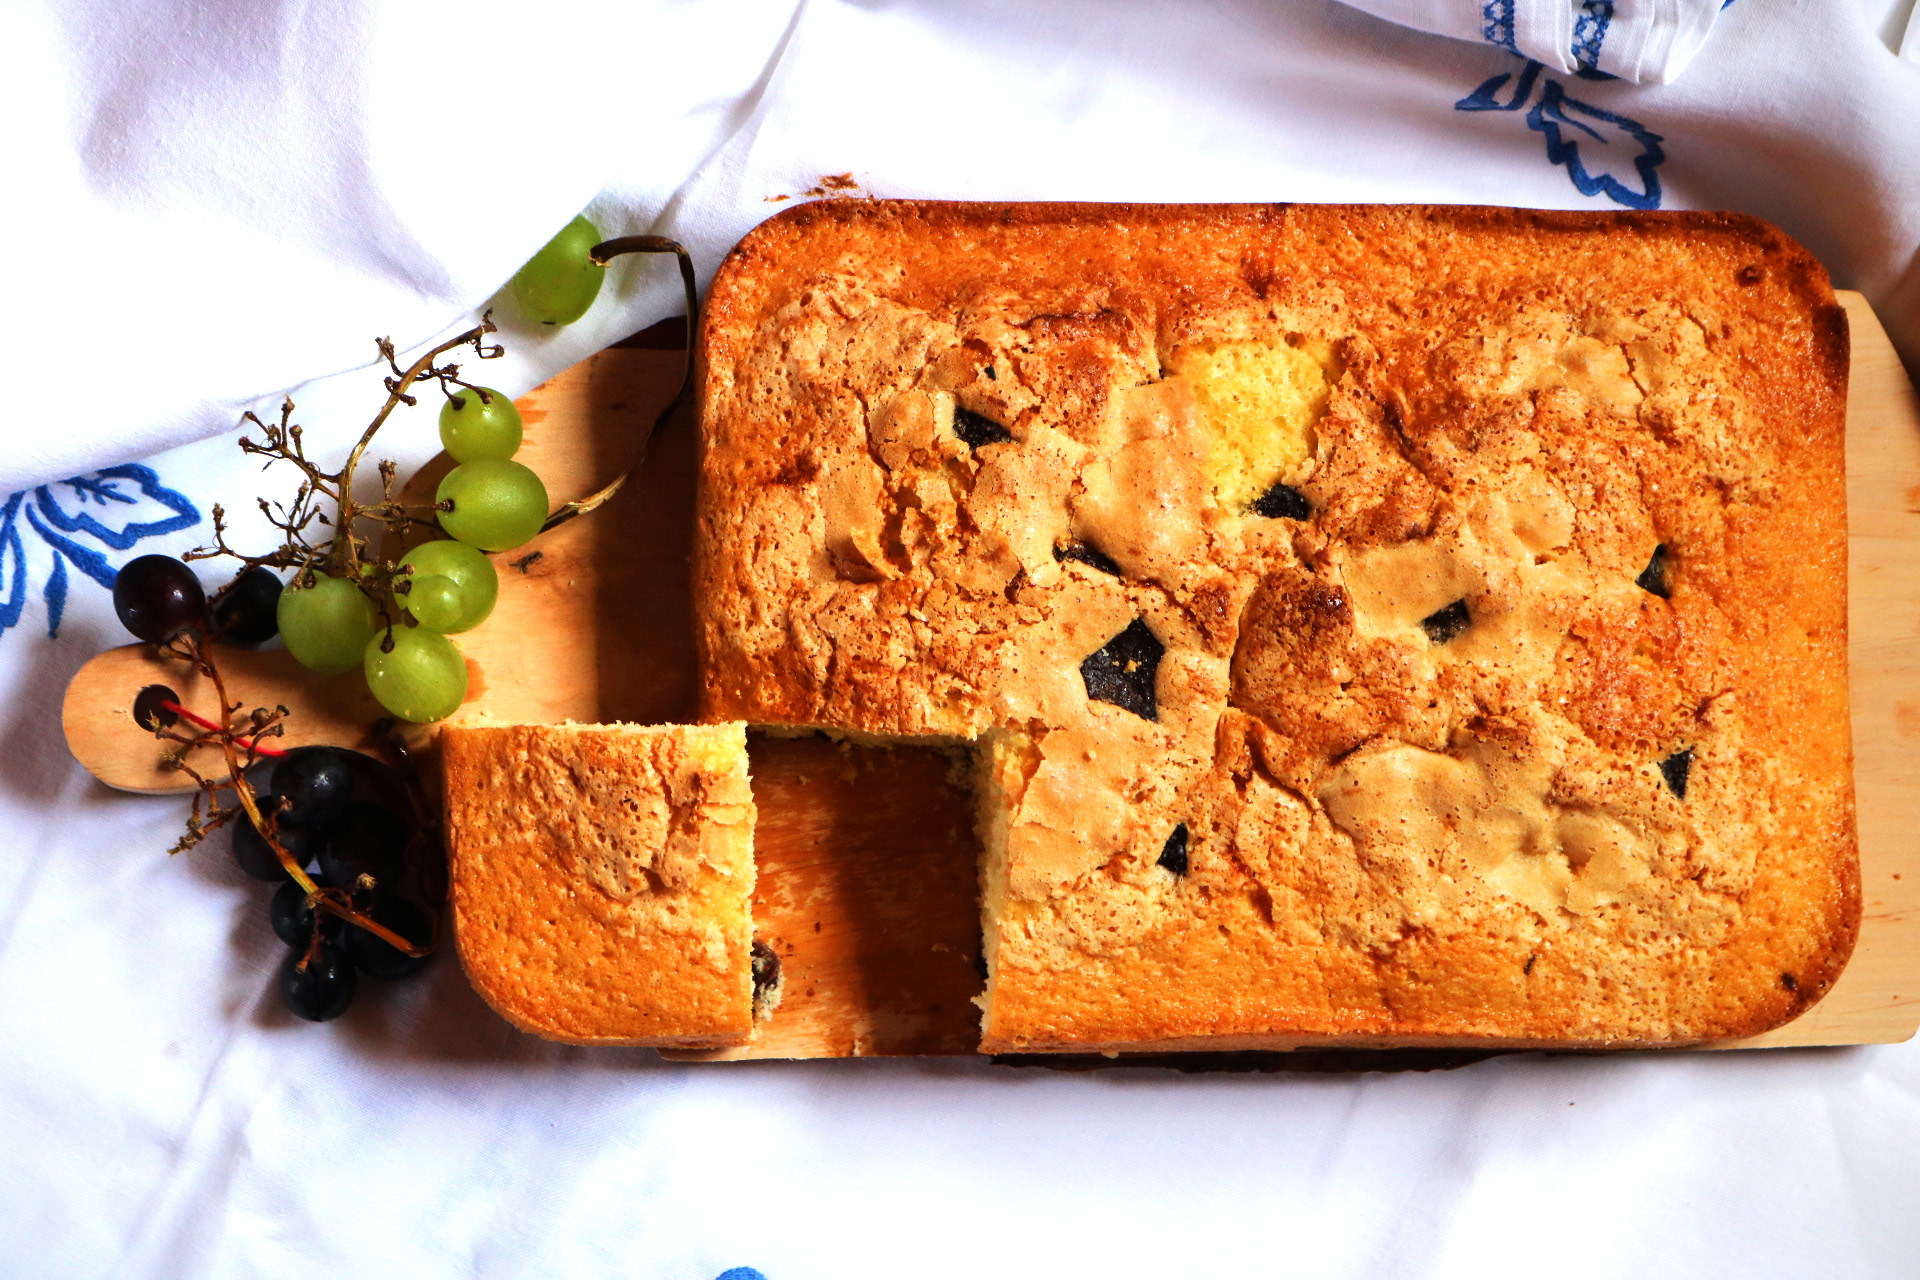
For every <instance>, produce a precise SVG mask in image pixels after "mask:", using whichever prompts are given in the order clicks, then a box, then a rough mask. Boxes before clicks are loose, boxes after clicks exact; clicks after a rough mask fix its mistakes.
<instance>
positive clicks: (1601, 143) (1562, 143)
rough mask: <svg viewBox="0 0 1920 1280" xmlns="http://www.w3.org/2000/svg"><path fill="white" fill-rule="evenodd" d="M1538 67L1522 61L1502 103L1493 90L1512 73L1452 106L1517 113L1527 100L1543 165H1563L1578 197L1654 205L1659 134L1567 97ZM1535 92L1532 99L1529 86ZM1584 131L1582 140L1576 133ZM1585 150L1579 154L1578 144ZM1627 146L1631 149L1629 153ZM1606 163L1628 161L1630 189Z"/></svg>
mask: <svg viewBox="0 0 1920 1280" xmlns="http://www.w3.org/2000/svg"><path fill="white" fill-rule="evenodd" d="M1542 70H1544V68H1543V67H1542V66H1541V65H1540V64H1539V63H1537V62H1528V63H1527V65H1526V67H1525V68H1524V69H1523V70H1522V71H1521V72H1520V77H1519V79H1518V80H1517V81H1515V83H1514V87H1513V93H1512V96H1511V97H1509V98H1508V99H1507V101H1505V102H1501V101H1500V99H1499V96H1498V95H1499V93H1500V91H1501V89H1502V88H1504V87H1505V86H1506V84H1507V82H1508V81H1509V80H1513V79H1514V77H1513V75H1512V73H1510V72H1509V73H1504V74H1501V75H1497V76H1493V77H1492V78H1490V79H1488V80H1487V81H1485V82H1484V83H1482V84H1481V86H1480V87H1479V88H1478V89H1475V90H1474V91H1473V92H1472V93H1470V94H1468V95H1467V96H1466V97H1464V98H1462V99H1460V101H1458V102H1456V103H1454V104H1453V108H1454V110H1456V111H1519V110H1521V109H1522V108H1525V107H1527V106H1528V103H1529V102H1532V106H1531V109H1529V110H1528V111H1527V128H1529V129H1532V130H1533V131H1534V132H1535V133H1538V134H1540V135H1541V136H1542V137H1544V138H1545V139H1546V140H1547V163H1549V164H1558V165H1565V166H1566V170H1567V177H1568V178H1570V179H1572V181H1573V186H1574V189H1575V190H1576V191H1578V192H1579V193H1580V194H1581V195H1583V196H1605V197H1606V198H1607V199H1609V200H1611V201H1613V202H1614V203H1615V204H1619V205H1625V206H1626V207H1627V208H1629V209H1658V208H1659V207H1660V174H1659V172H1658V170H1659V167H1660V162H1661V161H1663V160H1665V159H1666V158H1667V153H1666V152H1664V151H1662V150H1661V149H1660V143H1661V142H1662V141H1663V139H1662V138H1661V136H1660V135H1659V134H1657V133H1654V132H1652V131H1651V130H1649V129H1648V128H1647V127H1646V126H1645V125H1643V124H1641V123H1640V122H1639V121H1638V120H1633V119H1630V118H1628V117H1626V116H1623V115H1618V114H1616V113H1614V112H1612V111H1608V110H1606V109H1605V108H1602V107H1596V106H1593V105H1592V104H1591V103H1586V102H1582V101H1580V100H1579V99H1578V98H1570V97H1568V96H1567V91H1566V87H1565V86H1564V85H1562V84H1561V83H1560V82H1559V81H1558V80H1555V79H1554V78H1553V77H1551V76H1542V75H1541V74H1540V73H1541V71H1542ZM1536 84H1537V85H1538V86H1539V89H1540V96H1539V98H1538V99H1537V100H1536V99H1534V94H1533V91H1534V87H1535V85H1536ZM1582 134H1584V135H1585V138H1584V139H1582V138H1581V137H1580V136H1579V135H1582ZM1582 145H1589V146H1590V148H1591V150H1590V151H1589V152H1588V153H1586V154H1584V155H1583V154H1582V153H1581V150H1580V148H1581V146H1582ZM1629 148H1637V150H1633V151H1630V150H1629ZM1606 161H1615V162H1617V163H1618V164H1620V165H1623V166H1624V165H1630V166H1631V169H1632V172H1633V173H1634V174H1636V175H1638V178H1639V182H1640V185H1639V188H1638V189H1635V188H1634V187H1633V186H1632V185H1630V183H1629V182H1628V181H1625V180H1623V178H1622V177H1621V176H1616V174H1614V173H1612V172H1608V170H1607V167H1606V165H1605V162H1606Z"/></svg>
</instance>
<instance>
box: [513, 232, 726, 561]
mask: <svg viewBox="0 0 1920 1280" xmlns="http://www.w3.org/2000/svg"><path fill="white" fill-rule="evenodd" d="M625 253H671V254H673V255H674V256H675V257H677V258H678V259H679V260H680V283H681V285H682V287H684V288H685V289H686V292H687V345H686V358H685V361H684V363H683V364H682V366H681V370H680V389H679V390H678V391H676V392H674V393H673V399H671V400H669V401H667V407H666V408H664V409H662V410H661V411H660V412H659V413H658V414H656V415H654V419H653V425H652V426H650V427H648V428H647V433H646V434H645V435H643V436H641V437H640V449H639V453H638V454H637V455H636V456H635V457H634V460H633V463H632V465H630V466H629V467H628V468H627V469H626V470H625V471H622V472H621V473H620V474H619V475H617V476H615V477H614V478H613V481H612V482H611V483H609V484H608V485H607V486H606V487H605V488H603V489H600V490H599V491H597V492H595V493H590V494H588V495H587V496H586V497H584V498H577V499H575V500H574V501H572V502H569V503H565V504H564V505H562V506H560V507H559V508H558V509H556V510H555V511H554V513H553V514H552V515H550V516H548V517H547V522H546V523H545V524H543V525H541V526H540V532H542V533H545V532H546V531H547V530H549V529H551V528H553V527H554V526H556V525H562V524H565V523H566V522H567V521H569V520H571V519H573V518H574V517H575V516H583V515H586V514H587V513H588V512H589V511H592V510H594V509H595V508H597V507H600V506H603V505H604V504H605V503H606V502H607V500H608V499H609V498H611V497H613V495H614V494H616V493H618V492H620V489H621V486H623V485H625V484H626V482H627V481H628V479H630V478H631V477H632V475H633V473H634V472H636V471H638V470H639V469H640V467H641V465H642V464H643V463H645V462H646V460H647V446H648V445H649V444H651V443H652V442H653V437H654V434H655V433H656V432H658V431H659V430H660V428H661V427H663V426H665V425H666V423H667V419H669V418H671V417H672V416H673V415H674V414H676V413H678V412H679V411H680V408H681V406H682V405H684V404H686V403H687V402H688V401H689V400H691V399H692V398H693V339H694V333H695V331H696V330H697V329H698V328H699V321H700V294H699V290H698V288H697V287H696V285H695V283H694V275H693V259H692V258H691V257H689V256H688V254H687V251H686V249H685V248H684V247H683V246H682V245H681V244H680V243H679V242H678V241H677V240H669V239H667V238H666V237H665V236H616V237H615V238H614V239H612V240H603V241H601V242H600V243H599V244H597V245H595V246H593V248H592V249H591V250H589V251H588V253H587V256H588V257H589V258H590V259H591V260H592V261H593V262H594V264H595V265H597V266H602V267H604V266H606V265H607V264H608V263H609V262H612V261H613V260H614V259H615V258H617V257H619V256H620V255H621V254H625Z"/></svg>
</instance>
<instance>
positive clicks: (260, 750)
mask: <svg viewBox="0 0 1920 1280" xmlns="http://www.w3.org/2000/svg"><path fill="white" fill-rule="evenodd" d="M160 707H161V709H162V710H164V711H171V712H173V714H175V715H177V716H179V717H180V718H181V719H182V720H185V721H187V722H188V723H189V724H194V725H198V726H199V727H200V728H202V729H205V730H206V731H207V732H209V733H218V732H220V726H219V725H217V724H215V723H214V722H213V721H211V720H209V719H207V718H206V717H205V716H199V715H195V714H194V713H193V712H191V711H189V710H187V709H186V708H185V707H183V706H181V705H180V704H179V703H177V702H174V701H172V700H171V699H166V698H163V699H161V700H160ZM234 741H235V742H237V743H238V744H240V745H241V746H243V747H245V748H247V749H248V750H250V751H252V752H253V753H254V754H255V755H262V756H266V757H268V758H269V759H279V758H280V757H281V756H284V755H286V754H287V753H286V750H285V749H284V748H282V747H270V746H268V745H267V744H266V743H264V742H261V741H259V740H258V739H257V738H247V737H239V738H235V739H234Z"/></svg>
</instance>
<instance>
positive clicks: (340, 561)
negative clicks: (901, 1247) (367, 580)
mask: <svg viewBox="0 0 1920 1280" xmlns="http://www.w3.org/2000/svg"><path fill="white" fill-rule="evenodd" d="M496 329H497V326H496V325H495V324H494V323H493V320H492V319H491V318H490V317H484V316H483V317H482V318H481V320H480V323H479V324H477V325H475V326H474V327H473V328H471V329H469V330H467V331H466V332H465V333H463V334H461V335H460V336H459V337H457V338H451V339H449V340H448V341H446V342H443V343H441V344H440V345H439V346H437V347H435V348H433V350H431V351H429V352H427V353H426V354H425V355H423V356H421V357H420V358H419V359H418V360H415V361H414V362H413V364H412V365H410V366H409V367H408V368H407V370H406V372H405V373H402V374H401V375H400V376H399V377H397V378H389V379H388V380H387V401H386V403H385V404H383V405H381V406H380V412H379V413H376V414H375V415H374V416H373V421H372V422H369V423H368V424H367V429H366V430H365V431H362V432H361V433H360V439H359V440H358V441H357V442H356V443H355V444H354V446H353V452H352V453H349V454H348V455H347V464H346V466H344V467H342V468H341V469H340V482H339V493H338V497H339V502H340V514H339V516H338V517H337V518H336V520H335V527H336V528H337V529H339V531H340V533H341V534H342V535H343V536H340V537H336V538H335V539H334V542H333V569H334V572H335V574H336V575H341V576H344V575H345V574H346V573H347V572H348V571H350V570H351V569H352V567H353V561H354V560H356V559H357V558H358V557H357V556H356V555H355V552H354V537H353V521H354V516H355V514H356V513H355V510H354V505H355V504H354V501H353V476H354V472H355V471H356V470H357V469H358V468H359V466H360V458H361V456H362V455H363V454H365V453H366V451H367V446H368V445H370V444H372V443H373V437H374V436H375V435H377V434H378V433H379V431H380V428H381V427H383V426H385V425H386V421H387V418H388V417H389V416H391V415H392V413H393V411H394V410H395V409H397V408H399V407H400V406H401V405H402V404H412V403H414V399H413V397H412V396H410V395H408V394H407V388H408V387H410V386H412V385H413V384H414V383H416V382H424V381H426V380H427V378H428V377H429V376H431V374H432V371H433V362H434V361H435V360H438V359H439V358H440V357H441V356H443V355H445V354H446V353H447V352H449V351H452V350H455V349H456V348H459V347H464V346H469V345H471V346H472V347H473V349H474V350H475V351H476V352H478V353H480V354H481V356H482V358H485V352H484V349H483V348H482V347H481V345H480V340H481V339H482V338H484V337H486V336H487V335H488V334H490V333H493V332H495V331H496ZM380 350H381V354H383V355H385V356H386V358H387V362H388V363H389V364H392V363H393V344H392V343H390V342H388V341H387V340H386V339H384V338H383V339H381V341H380ZM495 351H496V353H497V352H498V348H495ZM390 483H391V482H390V481H389V484H390ZM388 500H389V501H390V500H391V494H390V493H389V495H388Z"/></svg>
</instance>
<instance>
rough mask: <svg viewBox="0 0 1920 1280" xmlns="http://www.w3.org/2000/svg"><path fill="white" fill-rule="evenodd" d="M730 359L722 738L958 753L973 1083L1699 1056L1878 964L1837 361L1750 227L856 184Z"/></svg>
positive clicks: (1819, 284)
mask: <svg viewBox="0 0 1920 1280" xmlns="http://www.w3.org/2000/svg"><path fill="white" fill-rule="evenodd" d="M701 360H702V365H701V369H700V373H699V390H700V405H701V446H702V461H701V476H700V486H701V488H700V501H699V528H698V532H697V546H696V564H695V597H696V598H695V605H696V614H697V640H698V646H699V654H700V659H701V670H702V680H703V699H704V702H703V715H704V717H705V718H707V719H709V720H714V721H739V720H744V721H747V722H749V723H753V724H762V725H780V726H811V727H819V728H825V729H828V730H830V731H834V732H838V733H841V734H844V735H847V736H849V737H854V738H863V739H880V740H888V739H928V740H935V741H944V742H946V743H949V744H962V743H964V744H970V746H971V749H972V750H973V752H974V754H975V759H976V762H977V771H978V780H979V781H978V787H979V799H980V831H981V835H982V838H983V841H984V844H985V852H984V855H983V863H982V893H983V912H984V928H985V934H986V946H987V953H988V956H989V964H990V977H989V981H988V987H987V992H986V995H985V997H984V998H983V1001H982V1004H983V1009H984V1023H983V1045H982V1047H983V1048H984V1049H987V1050H989V1051H1049V1050H1076V1051H1086V1050H1098V1051H1108V1052H1112V1051H1121V1050H1143V1049H1156V1050H1164V1049H1172V1048H1209V1049H1222V1048H1252V1047H1288V1046H1292V1045H1298V1044H1301V1043H1304V1042H1309V1041H1311V1042H1316V1043H1327V1042H1341V1043H1353V1044H1420V1043H1448V1042H1458V1041H1463V1040H1471V1041H1474V1042H1476V1043H1511V1044H1557V1045H1600V1044H1644V1045H1660V1044H1680V1043H1688V1042H1695V1041H1700V1040H1705V1039H1713V1038H1724V1037H1736V1036H1744V1035H1749V1034H1753V1033H1757V1032H1760V1031H1762V1030H1765V1029H1767V1028H1769V1027H1771V1026H1774V1025H1777V1024H1779V1023H1781V1022H1783V1021H1785V1020H1787V1019H1789V1018H1791V1017H1793V1016H1794V1015H1795V1014H1796V1013H1798V1012H1799V1011H1801V1010H1802V1009H1804V1008H1805V1007H1806V1006H1807V1005H1809V1004H1810V1003H1811V1002H1812V1001H1814V1000H1816V999H1818V998H1819V996H1820V995H1821V994H1822V993H1823V992H1824V991H1825V990H1826V989H1827V988H1828V987H1829V986H1830V985H1831V983H1832V982H1833V980H1834V978H1835V977H1836V975H1837V974H1838V973H1839V970H1840V968H1841V966H1842V965H1843V964H1844V963H1845V961H1846V958H1847V956H1848V953H1849V952H1850V950H1851V948H1852V945H1853V939H1854V935H1855V932H1856V929H1857V924H1858V915H1859V889H1858V872H1857V867H1856V856H1855V848H1854V827H1853V803H1852V782H1851V747H1850V738H1849V724H1848V707H1847V682H1846V655H1847V647H1846V528H1845V494H1844V460H1843V454H1842V449H1843V427H1844V416H1845V397H1846V373H1847V330H1846V322H1845V318H1844V314H1843V313H1842V311H1841V310H1840V308H1839V307H1838V305H1837V304H1836V303H1835V300H1834V297H1833V294H1832V290H1831V289H1830V287H1829V285H1828V282H1827V278H1826V276H1825V273H1824V272H1823V271H1822V269H1821V268H1820V266H1819V265H1818V264H1817V263H1816V262H1815V261H1814V260H1813V259H1812V258H1811V257H1810V256H1809V255H1808V254H1807V253H1806V252H1805V251H1804V250H1803V249H1801V248H1800V247H1799V246H1798V245H1796V244H1795V243H1793V242H1792V241H1791V240H1789V239H1788V238H1786V237H1785V236H1783V235H1782V234H1781V233H1779V232H1778V231H1776V230H1774V229H1773V228H1771V227H1769V226H1767V225H1766V224H1764V223H1760V222H1757V221H1755V220H1753V219H1750V218H1745V217H1741V216H1736V215H1727V214H1625V213H1623V214H1577V213H1543V212H1526V211H1512V210H1492V209H1470V208H1417V207H1415V208H1408V207H1360V206H1350V207H1341V206H1297V205H1296V206H1094V205H1011V206H1008V205H968V204H938V203H902V202H888V201H828V202H822V203H818V204H812V205H806V206H802V207H799V208H796V209H793V210H790V211H788V212H786V213H783V214H781V215H780V216H778V217H776V218H774V219H772V220H770V221H769V222H767V223H765V224H763V225H762V226H761V227H760V228H758V229H757V230H756V231H754V232H753V233H752V234H751V235H749V236H748V237H747V238H746V239H745V240H744V241H743V242H742V243H741V244H740V245H739V246H738V247H737V248H736V249H735V250H734V252H733V254H732V255H731V256H730V257H729V258H728V260H727V261H726V263H725V264H724V265H723V266H722V268H721V269H720V271H719V273H718V275H717V277H716V279H715V281H714V284H713V287H712V291H711V298H710V301H709V304H708V308H707V313H706V318H705V322H704V329H703V332H702V336H701Z"/></svg>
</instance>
